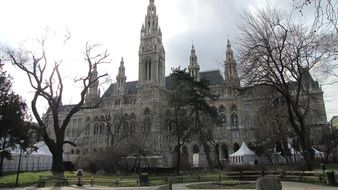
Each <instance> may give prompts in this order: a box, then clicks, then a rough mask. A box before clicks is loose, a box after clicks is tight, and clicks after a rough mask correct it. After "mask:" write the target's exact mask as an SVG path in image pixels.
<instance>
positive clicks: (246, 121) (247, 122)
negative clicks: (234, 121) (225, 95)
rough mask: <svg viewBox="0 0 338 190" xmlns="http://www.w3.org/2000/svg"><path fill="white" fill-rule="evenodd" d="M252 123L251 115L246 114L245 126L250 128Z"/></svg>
mask: <svg viewBox="0 0 338 190" xmlns="http://www.w3.org/2000/svg"><path fill="white" fill-rule="evenodd" d="M250 125H251V123H250V116H249V115H246V116H245V119H244V128H249V127H250Z"/></svg>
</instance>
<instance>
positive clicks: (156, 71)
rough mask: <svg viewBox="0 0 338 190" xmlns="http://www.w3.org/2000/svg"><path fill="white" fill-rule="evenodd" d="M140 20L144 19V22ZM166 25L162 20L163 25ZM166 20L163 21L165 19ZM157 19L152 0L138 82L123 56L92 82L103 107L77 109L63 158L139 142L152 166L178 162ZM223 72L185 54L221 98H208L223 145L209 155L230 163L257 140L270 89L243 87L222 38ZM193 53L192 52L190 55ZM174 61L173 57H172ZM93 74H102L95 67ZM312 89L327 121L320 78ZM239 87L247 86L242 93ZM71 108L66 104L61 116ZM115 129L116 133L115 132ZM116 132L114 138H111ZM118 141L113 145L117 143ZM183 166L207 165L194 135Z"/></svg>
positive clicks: (89, 100)
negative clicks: (110, 78)
mask: <svg viewBox="0 0 338 190" xmlns="http://www.w3.org/2000/svg"><path fill="white" fill-rule="evenodd" d="M140 24H141V23H140ZM162 24H163V23H162ZM164 24H165V23H164ZM164 37H165V36H162V32H161V29H160V27H159V18H158V15H157V12H156V6H155V4H154V0H150V1H149V5H148V7H147V13H146V16H145V20H144V23H143V25H142V27H141V32H140V46H139V53H138V55H139V62H138V70H139V72H138V80H137V81H127V76H126V75H125V71H126V70H128V69H134V68H137V65H136V64H137V63H135V65H134V68H126V67H125V66H124V60H123V58H122V59H121V61H120V66H119V70H118V74H117V76H116V82H115V83H112V84H110V86H109V88H108V89H107V90H106V91H105V92H103V93H102V95H101V94H100V92H99V89H98V88H99V82H98V81H97V82H96V83H95V84H94V85H92V86H91V87H90V89H89V91H88V92H87V94H86V99H85V103H86V104H88V105H94V104H96V103H97V102H101V103H100V106H99V108H95V109H90V110H82V111H80V112H78V113H76V114H75V115H74V116H73V117H72V119H71V121H70V123H69V126H68V127H67V130H66V137H65V138H66V139H67V140H70V141H74V142H75V144H76V145H77V146H76V147H73V146H71V145H65V146H64V153H63V157H64V160H65V161H72V162H74V163H76V161H77V159H78V158H80V157H82V156H86V155H88V154H94V155H95V153H96V152H99V151H104V150H105V149H106V148H107V147H110V146H119V145H128V144H130V143H131V144H137V145H139V146H141V147H142V149H143V150H144V152H145V153H146V155H145V156H148V157H149V159H153V160H152V161H151V163H152V164H153V165H152V167H160V168H161V167H162V168H169V167H174V166H175V145H176V144H177V142H176V139H175V137H174V136H172V133H171V132H170V130H171V129H170V122H168V119H167V116H168V113H169V112H170V111H171V110H170V106H169V105H168V101H167V98H166V94H167V92H168V90H170V88H171V86H172V82H171V80H170V77H168V76H166V74H167V75H169V74H168V73H165V68H166V56H165V48H164V45H165V44H163V43H162V38H164ZM224 48H225V51H226V54H225V55H224V62H223V64H224V65H223V67H222V68H224V70H212V71H200V65H199V64H203V63H199V62H198V56H197V53H198V50H195V48H194V46H193V45H192V48H191V52H187V64H186V65H181V67H182V68H187V70H188V72H189V73H190V75H191V76H192V77H193V78H194V79H195V80H202V79H203V80H206V81H208V83H209V87H210V89H211V91H212V92H213V93H214V94H217V95H218V96H219V98H218V99H217V100H215V101H209V104H210V105H211V106H213V107H215V108H217V111H218V114H219V120H220V122H217V123H212V124H210V125H209V126H212V128H213V139H214V141H215V142H217V143H218V144H219V149H218V151H219V153H218V154H215V153H214V151H211V157H212V159H213V160H216V159H215V157H216V156H218V159H219V160H221V161H222V162H224V163H226V162H228V161H227V160H228V158H229V155H230V154H232V153H234V152H235V151H236V150H237V149H238V148H239V147H240V146H241V145H242V143H243V142H245V143H246V144H247V145H249V144H250V143H253V144H254V143H255V135H254V132H253V130H252V128H253V121H252V119H253V117H254V114H255V113H256V112H257V111H258V109H259V106H260V105H261V103H260V102H261V101H262V99H264V95H265V94H266V91H265V89H264V88H263V87H261V86H254V87H251V88H247V87H241V82H240V78H239V75H238V72H237V65H236V61H235V59H234V55H233V50H232V47H231V43H230V41H229V40H228V41H227V42H226V41H225V42H224ZM189 53H190V55H189ZM168 59H170V58H168ZM92 74H93V75H94V76H95V75H96V76H97V75H98V73H97V70H96V69H94V71H93V73H92ZM308 80H310V82H311V93H312V95H313V96H314V97H316V99H317V101H316V105H314V106H315V107H316V110H317V111H318V110H319V111H318V112H317V115H316V118H317V119H315V120H311V121H312V122H314V123H313V124H323V123H325V122H326V121H327V120H326V113H325V105H324V100H323V92H322V89H321V87H320V85H319V84H318V82H317V81H315V80H313V79H312V77H311V76H310V75H309V76H308ZM235 89H246V90H245V91H244V93H243V91H242V93H239V92H238V90H235ZM71 108H72V105H63V106H62V110H61V113H60V118H62V117H63V115H64V116H65V115H66V113H67V112H68V111H69V110H70V109H71ZM107 116H109V118H110V119H111V121H110V123H109V124H110V125H111V126H113V127H112V129H113V130H112V131H110V132H108V130H107V123H106V122H103V121H105V120H106V119H107ZM112 133H114V134H112ZM113 135H115V136H113ZM113 144H114V145H113ZM181 149H182V150H181V151H182V158H186V161H185V162H182V164H186V165H189V166H190V167H206V166H207V162H206V156H205V153H204V149H203V146H202V145H201V144H200V143H199V141H198V139H195V140H194V139H192V140H191V142H189V143H185V144H184V146H182V147H181Z"/></svg>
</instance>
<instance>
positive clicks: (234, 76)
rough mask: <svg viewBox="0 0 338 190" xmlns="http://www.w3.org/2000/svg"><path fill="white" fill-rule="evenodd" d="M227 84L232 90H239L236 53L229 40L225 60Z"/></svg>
mask: <svg viewBox="0 0 338 190" xmlns="http://www.w3.org/2000/svg"><path fill="white" fill-rule="evenodd" d="M224 76H225V81H224V82H225V84H226V86H228V87H230V88H234V89H235V88H239V87H240V82H239V78H238V73H237V67H236V61H235V59H234V53H233V51H232V49H231V44H230V41H229V39H228V41H227V50H226V60H225V71H224Z"/></svg>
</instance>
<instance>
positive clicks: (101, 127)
mask: <svg viewBox="0 0 338 190" xmlns="http://www.w3.org/2000/svg"><path fill="white" fill-rule="evenodd" d="M99 133H100V135H101V136H102V135H103V134H104V124H103V123H101V124H100V132H99Z"/></svg>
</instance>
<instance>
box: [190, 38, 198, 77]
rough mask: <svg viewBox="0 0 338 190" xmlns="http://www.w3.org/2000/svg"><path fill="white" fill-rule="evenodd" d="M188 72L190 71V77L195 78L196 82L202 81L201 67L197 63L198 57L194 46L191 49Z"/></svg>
mask: <svg viewBox="0 0 338 190" xmlns="http://www.w3.org/2000/svg"><path fill="white" fill-rule="evenodd" d="M188 70H189V73H190V76H191V77H193V78H194V80H196V81H199V80H200V66H199V64H198V62H197V55H196V51H195V47H194V44H192V47H191V54H190V64H189V66H188Z"/></svg>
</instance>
